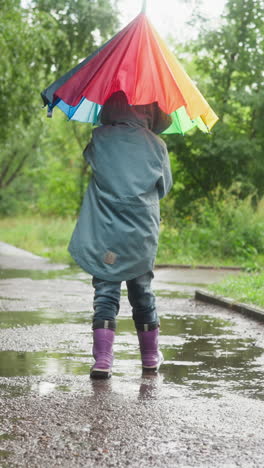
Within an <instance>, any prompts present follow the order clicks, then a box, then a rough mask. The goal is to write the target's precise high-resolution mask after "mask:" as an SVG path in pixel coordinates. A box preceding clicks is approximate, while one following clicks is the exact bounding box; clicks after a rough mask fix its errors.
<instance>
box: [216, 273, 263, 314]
mask: <svg viewBox="0 0 264 468" xmlns="http://www.w3.org/2000/svg"><path fill="white" fill-rule="evenodd" d="M263 284H264V273H263V272H262V273H254V274H252V273H250V274H246V273H245V274H242V275H236V276H230V277H228V278H227V279H226V280H224V281H221V283H219V284H214V285H210V286H208V289H209V290H211V291H213V292H215V293H216V294H220V295H222V296H225V297H231V298H232V299H235V300H237V301H239V302H243V303H246V304H253V305H257V306H260V307H264V289H263Z"/></svg>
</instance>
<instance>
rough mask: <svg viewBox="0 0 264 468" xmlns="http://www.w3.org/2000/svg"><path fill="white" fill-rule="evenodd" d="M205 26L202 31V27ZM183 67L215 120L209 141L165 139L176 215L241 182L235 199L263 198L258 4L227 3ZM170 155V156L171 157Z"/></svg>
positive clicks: (250, 0) (263, 42)
mask: <svg viewBox="0 0 264 468" xmlns="http://www.w3.org/2000/svg"><path fill="white" fill-rule="evenodd" d="M205 26H206V25H205ZM184 64H185V66H186V68H187V70H188V68H191V72H192V74H191V76H192V78H194V79H195V80H196V81H197V83H198V86H199V88H200V89H201V91H202V92H203V94H204V95H205V96H206V98H207V100H208V101H209V102H210V104H211V105H212V107H213V109H214V110H215V111H216V113H217V114H218V115H219V117H220V121H219V123H217V124H216V126H215V127H214V128H213V131H212V134H211V135H203V134H201V133H200V132H196V133H193V134H188V135H186V136H185V137H184V138H183V137H180V136H178V135H177V136H170V137H166V142H167V145H168V147H169V150H170V152H171V153H172V158H173V157H174V158H177V161H178V164H177V168H176V170H175V168H174V180H175V181H180V183H182V182H183V184H182V188H181V189H179V186H178V187H176V188H175V187H174V188H173V191H172V193H171V196H170V197H171V198H172V199H173V200H174V206H175V210H176V211H177V212H178V213H180V214H181V215H185V214H187V213H188V212H189V205H190V204H192V202H193V201H194V200H196V199H199V198H201V197H203V196H205V197H207V198H208V199H210V197H211V192H213V191H214V190H215V188H216V187H217V186H218V185H220V186H221V187H224V188H228V187H230V186H231V185H232V184H233V183H234V182H240V184H241V190H240V196H241V197H246V196H248V195H249V194H250V193H252V192H255V191H257V194H258V196H259V197H261V196H263V194H264V184H263V178H264V166H263V155H264V133H263V126H262V122H263V118H264V91H263V89H264V88H263V84H264V76H263V69H264V6H263V2H262V1H261V0H235V1H234V0H229V1H228V2H227V5H226V11H225V14H224V17H223V18H222V25H221V26H220V27H219V29H215V30H210V29H208V28H206V27H205V28H204V30H203V31H202V32H201V34H200V37H199V39H198V40H197V41H195V42H193V43H192V44H189V45H188V46H186V53H185V55H184ZM173 155H174V156H173Z"/></svg>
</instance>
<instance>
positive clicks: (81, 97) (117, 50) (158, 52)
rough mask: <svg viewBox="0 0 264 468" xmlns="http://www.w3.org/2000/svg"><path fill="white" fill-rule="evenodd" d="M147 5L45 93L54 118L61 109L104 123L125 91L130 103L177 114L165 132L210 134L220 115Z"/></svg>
mask: <svg viewBox="0 0 264 468" xmlns="http://www.w3.org/2000/svg"><path fill="white" fill-rule="evenodd" d="M145 5H146V1H144V2H143V8H142V11H141V13H140V14H139V15H138V16H137V17H136V18H135V19H134V20H133V21H132V22H131V23H129V24H128V25H127V26H126V27H125V28H124V29H122V30H121V31H120V32H119V33H118V34H116V35H115V36H114V37H113V38H112V39H110V40H109V41H108V42H107V43H106V44H104V45H103V46H102V47H100V48H99V49H98V50H97V51H96V52H94V53H93V54H92V55H90V56H89V57H87V58H86V59H85V60H83V61H82V62H81V63H80V64H79V65H77V66H76V67H74V68H73V69H72V70H70V71H69V72H68V73H66V74H65V75H63V76H62V77H61V78H59V79H58V80H56V81H55V82H54V83H53V84H51V85H50V86H49V87H48V88H46V89H45V90H44V91H43V92H42V93H41V96H42V98H43V101H44V105H48V116H49V117H50V116H51V115H52V110H53V108H54V107H59V108H60V109H61V110H62V111H63V112H64V113H65V114H66V115H67V116H68V118H69V120H77V121H79V122H90V123H93V124H95V125H96V124H100V110H101V108H102V106H103V105H104V103H105V102H106V101H107V99H108V98H109V97H110V96H111V94H113V93H115V92H117V91H123V92H124V93H125V94H126V96H127V99H128V102H129V104H130V105H146V104H151V103H153V102H157V103H158V105H159V107H160V108H161V109H162V110H163V111H164V112H165V113H166V114H170V115H171V117H172V125H171V126H170V127H169V128H168V129H167V130H166V131H165V132H164V133H181V134H184V133H185V132H187V131H188V130H190V129H192V128H194V127H198V128H199V129H200V130H202V131H203V132H209V131H210V129H211V128H212V127H213V125H214V124H215V123H216V121H217V120H218V117H217V116H216V114H215V113H214V111H213V110H212V109H211V108H210V106H209V104H208V103H207V101H206V100H205V99H204V97H203V96H202V94H201V93H200V91H199V90H198V88H197V87H196V86H195V84H194V83H193V82H192V80H191V79H190V78H189V76H188V75H187V73H186V72H185V71H184V69H183V68H182V66H181V65H180V63H179V62H178V60H177V59H176V57H175V56H174V55H173V54H172V53H171V52H170V50H169V49H168V48H167V46H166V44H165V42H164V41H163V40H162V39H161V37H160V36H159V34H158V33H157V31H155V29H154V27H153V26H152V25H151V24H150V22H149V20H148V18H147V16H146V14H145Z"/></svg>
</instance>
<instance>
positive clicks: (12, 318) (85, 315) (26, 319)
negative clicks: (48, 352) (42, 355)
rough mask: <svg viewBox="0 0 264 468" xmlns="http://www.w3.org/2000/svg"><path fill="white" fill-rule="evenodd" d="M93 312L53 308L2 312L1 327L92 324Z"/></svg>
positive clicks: (0, 316) (0, 313)
mask: <svg viewBox="0 0 264 468" xmlns="http://www.w3.org/2000/svg"><path fill="white" fill-rule="evenodd" d="M91 317H92V312H86V311H83V312H74V313H69V312H65V313H64V312H58V311H56V312H54V311H53V310H40V311H27V312H24V311H23V312H10V311H1V312H0V329H1V328H20V327H29V326H32V325H41V324H42V325H53V324H64V323H73V324H74V323H76V324H85V323H87V324H90V323H91Z"/></svg>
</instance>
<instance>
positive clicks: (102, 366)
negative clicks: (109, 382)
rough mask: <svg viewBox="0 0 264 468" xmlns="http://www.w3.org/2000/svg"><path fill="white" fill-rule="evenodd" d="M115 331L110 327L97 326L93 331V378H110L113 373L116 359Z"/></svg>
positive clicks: (91, 373)
mask: <svg viewBox="0 0 264 468" xmlns="http://www.w3.org/2000/svg"><path fill="white" fill-rule="evenodd" d="M114 339H115V332H114V330H111V329H110V328H96V329H95V330H94V331H93V357H94V359H95V364H94V365H93V367H92V369H91V372H90V377H91V378H92V379H109V378H110V377H111V375H112V365H113V360H114V354H113V343H114Z"/></svg>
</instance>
